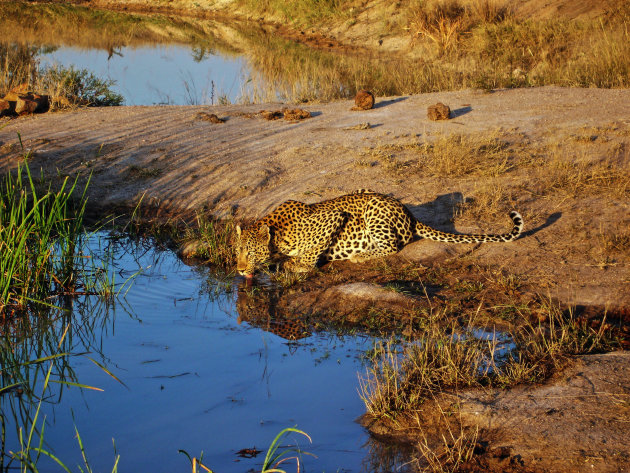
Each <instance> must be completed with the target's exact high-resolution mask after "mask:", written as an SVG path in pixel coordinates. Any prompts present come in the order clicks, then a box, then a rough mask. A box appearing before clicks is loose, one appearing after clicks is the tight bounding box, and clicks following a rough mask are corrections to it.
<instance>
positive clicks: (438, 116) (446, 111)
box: [427, 102, 451, 121]
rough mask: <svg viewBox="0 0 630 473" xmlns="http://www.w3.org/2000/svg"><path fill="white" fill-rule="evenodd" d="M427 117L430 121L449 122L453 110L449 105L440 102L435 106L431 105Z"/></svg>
mask: <svg viewBox="0 0 630 473" xmlns="http://www.w3.org/2000/svg"><path fill="white" fill-rule="evenodd" d="M427 116H428V117H429V120H433V121H435V120H448V119H449V118H451V109H450V108H449V107H448V105H444V104H443V103H442V102H438V103H436V104H435V105H431V106H430V107H429V108H428V109H427Z"/></svg>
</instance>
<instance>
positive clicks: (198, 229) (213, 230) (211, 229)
mask: <svg viewBox="0 0 630 473" xmlns="http://www.w3.org/2000/svg"><path fill="white" fill-rule="evenodd" d="M234 233H235V230H234V222H233V221H232V220H224V221H218V220H215V219H212V218H207V217H205V216H203V215H201V214H197V219H196V225H195V226H193V227H188V228H187V229H186V231H185V233H184V238H183V239H182V240H181V241H180V242H178V245H180V246H184V247H186V246H188V247H189V248H190V251H186V256H188V257H195V258H203V259H205V260H206V261H207V262H208V263H209V264H210V265H211V266H213V267H215V268H220V269H222V270H223V271H226V272H228V273H229V272H231V271H232V270H233V269H234V265H235V262H236V259H235V247H234Z"/></svg>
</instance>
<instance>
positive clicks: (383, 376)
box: [360, 313, 498, 419]
mask: <svg viewBox="0 0 630 473" xmlns="http://www.w3.org/2000/svg"><path fill="white" fill-rule="evenodd" d="M443 316H444V314H443V313H442V314H440V313H438V314H432V315H431V317H430V320H429V322H428V324H427V325H426V326H425V328H424V331H423V333H422V334H421V335H419V338H418V341H417V342H414V343H410V344H407V345H406V346H404V347H402V348H401V347H400V346H398V345H397V344H392V343H391V342H390V343H387V344H379V345H378V346H377V348H376V350H375V351H376V353H377V356H376V357H375V358H374V360H375V361H374V364H373V365H372V367H370V368H368V373H367V376H366V377H364V378H361V379H360V391H361V398H362V399H363V401H364V402H365V404H366V408H367V411H368V413H369V414H371V415H372V416H374V417H388V418H390V419H395V418H396V417H397V416H398V415H400V414H402V413H408V412H413V411H414V410H417V409H418V408H419V407H420V406H421V405H422V404H423V403H424V402H425V401H426V400H427V399H431V398H432V397H433V396H434V395H435V394H436V393H438V392H441V391H443V390H445V389H447V388H460V387H470V386H478V385H480V384H482V383H484V384H487V380H488V378H489V376H490V373H491V371H492V369H493V363H492V360H493V358H494V353H495V350H496V347H497V343H498V341H497V340H496V339H492V340H484V339H482V338H479V337H476V336H475V334H474V331H473V327H472V325H469V326H468V327H464V328H461V327H458V326H457V324H456V323H450V324H449V325H447V326H442V323H441V319H442V318H443Z"/></svg>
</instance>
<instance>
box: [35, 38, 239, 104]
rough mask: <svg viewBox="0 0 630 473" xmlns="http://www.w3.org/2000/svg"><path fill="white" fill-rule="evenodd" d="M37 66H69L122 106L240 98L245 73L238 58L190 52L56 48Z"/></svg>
mask: <svg viewBox="0 0 630 473" xmlns="http://www.w3.org/2000/svg"><path fill="white" fill-rule="evenodd" d="M40 65H42V66H54V65H57V66H63V67H70V66H74V67H75V68H77V69H87V70H89V71H90V72H92V73H93V74H94V75H95V76H97V77H99V78H102V79H111V80H113V81H115V85H114V86H112V87H111V89H112V90H113V91H114V92H116V93H119V94H121V95H122V96H123V97H124V98H125V101H124V105H205V104H209V105H213V104H217V103H219V102H220V101H221V100H223V101H225V100H227V101H229V102H237V101H239V100H240V99H241V98H242V97H243V96H244V95H246V90H247V87H246V86H247V83H248V81H249V73H248V69H247V64H246V61H245V60H244V59H243V58H242V57H234V56H231V57H228V56H221V55H219V54H202V55H199V54H196V52H195V50H194V49H193V48H191V47H190V46H184V45H177V44H170V45H163V44H156V45H151V46H135V47H120V48H116V49H111V50H109V51H107V50H104V49H89V48H77V47H71V46H59V47H58V48H57V49H56V50H54V51H52V52H48V53H46V54H42V55H41V56H40Z"/></svg>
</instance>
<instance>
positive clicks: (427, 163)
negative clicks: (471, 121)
mask: <svg viewBox="0 0 630 473" xmlns="http://www.w3.org/2000/svg"><path fill="white" fill-rule="evenodd" d="M510 157H511V150H510V148H509V144H508V143H507V142H505V141H503V140H500V139H499V138H498V137H497V135H496V134H495V133H491V134H484V135H471V136H469V135H445V136H444V135H441V136H439V137H437V139H435V140H434V141H432V142H430V143H424V144H422V145H420V146H419V147H418V167H419V170H420V171H421V172H423V173H427V174H429V175H433V176H449V177H461V176H469V175H475V176H483V177H496V176H498V175H500V174H504V173H506V172H508V171H509V170H510V169H511V167H512V166H511V164H510Z"/></svg>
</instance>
